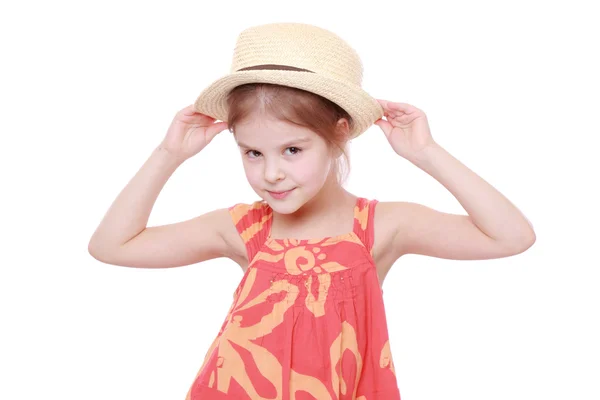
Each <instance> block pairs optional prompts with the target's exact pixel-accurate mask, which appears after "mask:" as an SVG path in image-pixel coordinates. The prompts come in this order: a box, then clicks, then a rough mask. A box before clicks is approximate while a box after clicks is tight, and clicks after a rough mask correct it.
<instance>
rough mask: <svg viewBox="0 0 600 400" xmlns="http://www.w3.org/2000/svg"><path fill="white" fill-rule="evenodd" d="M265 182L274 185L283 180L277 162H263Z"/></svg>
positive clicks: (281, 171)
mask: <svg viewBox="0 0 600 400" xmlns="http://www.w3.org/2000/svg"><path fill="white" fill-rule="evenodd" d="M264 165H265V180H266V181H267V182H269V183H275V182H277V181H280V180H282V179H283V178H285V174H284V172H283V170H282V169H281V165H280V163H279V161H278V160H276V159H271V160H266V162H265V164H264Z"/></svg>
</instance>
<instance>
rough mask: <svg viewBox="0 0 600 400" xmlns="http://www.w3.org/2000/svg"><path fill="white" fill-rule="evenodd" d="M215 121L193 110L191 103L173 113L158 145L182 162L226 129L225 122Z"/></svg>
mask: <svg viewBox="0 0 600 400" xmlns="http://www.w3.org/2000/svg"><path fill="white" fill-rule="evenodd" d="M215 121H216V119H215V118H212V117H210V116H208V115H205V114H201V113H199V112H196V111H194V105H193V104H192V105H189V106H187V107H186V108H184V109H182V110H180V111H179V112H178V113H177V114H176V115H175V117H174V118H173V122H171V126H169V130H168V131H167V135H166V136H165V138H164V139H163V141H162V143H161V144H160V146H159V147H161V148H163V149H165V150H167V151H168V152H169V153H170V154H172V155H173V156H175V157H176V158H178V159H180V160H181V161H182V162H183V161H185V160H187V159H188V158H190V157H192V156H194V155H196V154H198V153H199V152H200V150H202V149H203V148H205V147H206V146H207V145H208V144H209V143H210V142H211V140H213V138H214V137H215V136H217V134H218V133H219V132H222V131H223V130H225V129H227V126H228V125H227V122H217V123H215Z"/></svg>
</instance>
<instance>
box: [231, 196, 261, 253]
mask: <svg viewBox="0 0 600 400" xmlns="http://www.w3.org/2000/svg"><path fill="white" fill-rule="evenodd" d="M229 214H230V215H231V219H232V220H233V224H234V225H235V229H236V230H237V231H238V233H239V234H240V236H241V237H242V240H243V241H244V244H245V245H246V252H247V254H248V262H251V261H252V260H253V259H254V256H255V255H256V253H258V251H259V250H260V248H261V247H262V245H263V244H264V243H265V241H266V240H267V236H268V232H269V229H268V228H269V227H270V226H271V213H269V212H267V204H266V202H264V201H262V200H259V201H255V202H254V203H252V204H245V203H238V204H235V205H234V206H231V207H229Z"/></svg>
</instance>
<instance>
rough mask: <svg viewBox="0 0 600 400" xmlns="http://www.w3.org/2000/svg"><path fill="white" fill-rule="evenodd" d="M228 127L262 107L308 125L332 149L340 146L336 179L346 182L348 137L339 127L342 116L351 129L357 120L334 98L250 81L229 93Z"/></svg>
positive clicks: (262, 109) (279, 115)
mask: <svg viewBox="0 0 600 400" xmlns="http://www.w3.org/2000/svg"><path fill="white" fill-rule="evenodd" d="M227 104H228V107H229V113H228V117H227V123H228V129H229V131H231V132H234V131H235V126H236V124H237V123H240V122H241V121H243V120H244V119H246V118H247V117H248V116H249V115H250V114H251V113H252V112H254V111H256V110H261V111H264V112H266V113H267V114H268V115H270V116H273V117H274V118H276V119H278V120H280V121H285V122H289V123H292V124H296V125H299V126H302V127H305V128H308V129H310V130H312V131H313V132H315V133H316V134H317V135H319V136H320V137H322V138H323V139H324V140H325V141H326V142H327V144H328V146H329V148H330V150H333V149H336V148H337V149H339V151H340V153H341V154H340V156H338V157H336V158H335V163H334V173H335V174H336V178H337V182H338V184H339V185H340V186H341V185H343V184H344V182H345V181H346V179H347V178H348V174H349V173H350V158H349V157H348V148H347V145H348V137H347V136H346V134H345V132H344V131H343V130H341V129H339V127H338V121H339V119H340V118H346V120H347V121H348V125H349V131H352V129H353V125H354V122H353V120H352V118H351V117H350V115H349V114H348V113H347V112H346V111H345V110H344V109H342V108H341V107H340V106H338V105H337V104H335V103H334V102H332V101H330V100H328V99H326V98H324V97H322V96H319V95H317V94H315V93H312V92H308V91H306V90H302V89H298V88H293V87H289V86H282V85H277V84H271V83H263V82H260V83H247V84H244V85H240V86H237V87H235V88H234V89H232V90H231V91H230V92H229V94H228V96H227Z"/></svg>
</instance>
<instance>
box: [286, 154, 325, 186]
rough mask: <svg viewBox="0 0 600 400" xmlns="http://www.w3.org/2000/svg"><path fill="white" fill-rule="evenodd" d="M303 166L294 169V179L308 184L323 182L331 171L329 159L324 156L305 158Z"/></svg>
mask: <svg viewBox="0 0 600 400" xmlns="http://www.w3.org/2000/svg"><path fill="white" fill-rule="evenodd" d="M303 161H304V162H303V163H302V166H301V167H300V168H296V170H295V171H294V178H295V179H294V180H295V181H297V182H302V183H306V184H308V185H311V184H316V185H320V184H322V183H323V182H324V181H325V180H326V178H327V174H328V172H329V161H328V160H327V158H324V157H315V158H312V159H306V160H303Z"/></svg>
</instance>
